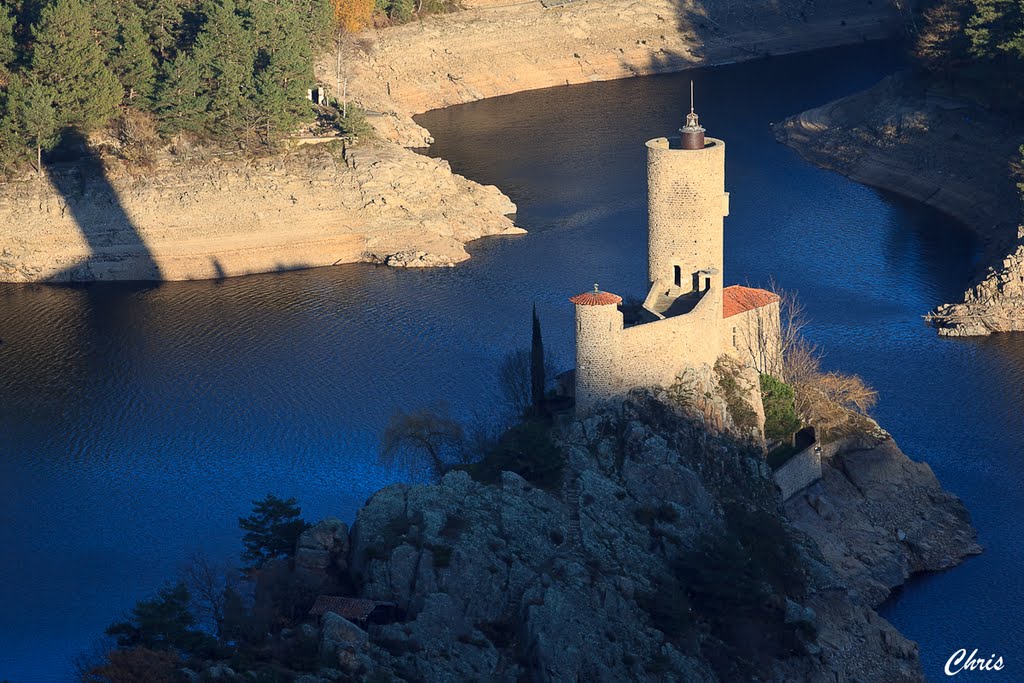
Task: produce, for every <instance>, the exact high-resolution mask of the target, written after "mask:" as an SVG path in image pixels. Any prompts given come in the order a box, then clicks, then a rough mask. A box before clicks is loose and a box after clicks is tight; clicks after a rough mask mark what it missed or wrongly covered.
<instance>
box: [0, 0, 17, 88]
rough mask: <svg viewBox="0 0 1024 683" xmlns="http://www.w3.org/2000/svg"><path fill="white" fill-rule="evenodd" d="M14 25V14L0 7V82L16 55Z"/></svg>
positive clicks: (8, 70)
mask: <svg viewBox="0 0 1024 683" xmlns="http://www.w3.org/2000/svg"><path fill="white" fill-rule="evenodd" d="M14 25H15V20H14V15H13V14H11V12H10V10H9V9H7V8H6V7H0V82H3V80H4V79H6V77H7V74H8V73H10V67H11V62H13V61H14V58H15V57H16V56H17V43H15V41H14Z"/></svg>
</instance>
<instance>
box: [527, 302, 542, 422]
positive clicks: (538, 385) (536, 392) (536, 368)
mask: <svg viewBox="0 0 1024 683" xmlns="http://www.w3.org/2000/svg"><path fill="white" fill-rule="evenodd" d="M545 384H546V379H545V377H544V340H542V339H541V336H540V318H538V317H537V304H534V305H533V342H532V344H531V346H530V396H531V398H532V400H533V410H534V412H535V413H536V414H538V415H540V414H541V413H543V412H544V385H545Z"/></svg>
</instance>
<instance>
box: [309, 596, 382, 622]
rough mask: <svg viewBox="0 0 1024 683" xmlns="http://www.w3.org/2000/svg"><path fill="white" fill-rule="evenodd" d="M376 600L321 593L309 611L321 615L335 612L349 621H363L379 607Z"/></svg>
mask: <svg viewBox="0 0 1024 683" xmlns="http://www.w3.org/2000/svg"><path fill="white" fill-rule="evenodd" d="M377 604H378V603H377V602H376V601H375V600H364V599H363V598H342V597H338V596H335V595H319V596H317V598H316V602H315V603H313V606H312V607H311V608H310V610H309V613H310V614H312V615H314V616H321V615H324V614H327V613H328V612H334V613H335V614H337V615H338V616H339V617H345V618H346V619H348V620H349V621H363V620H365V619H366V618H367V617H368V616H370V612H372V611H373V610H374V608H375V607H377Z"/></svg>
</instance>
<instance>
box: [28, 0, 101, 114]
mask: <svg viewBox="0 0 1024 683" xmlns="http://www.w3.org/2000/svg"><path fill="white" fill-rule="evenodd" d="M32 38H33V40H34V41H35V46H34V49H33V52H32V62H31V74H32V77H33V79H34V80H35V81H36V82H38V83H45V84H46V85H47V86H48V87H51V88H53V92H54V105H55V109H56V113H57V125H58V126H59V127H62V128H63V127H65V126H77V127H80V128H82V129H84V130H89V129H91V128H94V127H96V126H98V125H101V124H103V123H104V122H106V121H107V120H108V119H109V118H110V117H111V116H112V115H113V114H114V112H115V110H116V108H117V104H118V103H119V102H120V101H121V85H120V84H119V83H118V82H117V78H116V77H115V76H114V74H113V73H112V72H111V71H110V69H108V68H107V67H106V65H105V64H104V63H103V59H104V54H103V52H102V50H101V49H100V47H99V46H98V45H97V44H96V42H95V41H94V40H93V38H92V36H91V35H90V17H89V13H88V12H87V11H86V8H85V6H84V5H83V4H82V1H81V0H54V1H53V2H52V3H51V4H49V5H47V6H46V7H45V8H44V9H43V11H42V13H41V14H40V17H39V21H38V22H37V23H36V24H35V25H34V26H33V27H32Z"/></svg>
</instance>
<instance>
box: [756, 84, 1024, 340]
mask: <svg viewBox="0 0 1024 683" xmlns="http://www.w3.org/2000/svg"><path fill="white" fill-rule="evenodd" d="M775 133H776V137H777V138H778V139H779V140H780V141H781V142H784V143H786V144H787V145H789V146H791V147H793V148H794V149H796V150H797V151H798V152H799V153H800V154H801V156H803V157H804V158H806V159H807V160H808V161H810V162H812V163H815V164H818V165H819V166H823V167H825V168H829V169H832V170H834V171H838V172H839V173H842V174H843V175H845V176H849V177H850V178H852V179H853V180H856V181H858V182H862V183H865V184H867V185H873V186H875V187H880V188H883V189H886V190H890V191H892V192H895V193H897V194H901V195H904V196H906V197H910V198H912V199H916V200H918V201H922V202H924V203H926V204H930V205H932V206H934V207H936V208H938V209H940V210H942V211H944V212H946V213H948V214H950V215H951V216H953V217H955V218H957V219H959V220H960V221H962V222H963V223H964V224H965V225H966V226H967V227H969V228H971V229H972V230H974V231H975V232H977V233H978V234H979V235H980V236H981V237H982V239H983V240H984V242H985V245H986V255H985V259H984V260H985V263H986V265H988V266H989V267H988V268H987V270H986V271H985V272H984V273H982V274H981V275H980V276H979V278H978V280H979V283H978V284H977V285H975V286H974V287H972V288H971V289H969V290H967V292H966V293H965V294H964V301H963V302H962V303H958V304H947V305H942V306H939V307H938V308H937V309H936V310H935V311H934V312H933V314H932V316H931V317H932V322H933V324H934V325H935V326H936V327H937V328H938V330H939V334H941V335H948V336H967V335H984V334H989V333H991V332H1005V331H1012V330H1024V245H1022V240H1024V227H1022V226H1019V225H1018V221H1019V217H1020V197H1019V194H1018V190H1017V188H1016V186H1015V183H1014V179H1013V177H1012V175H1011V172H1010V168H1011V163H1012V162H1013V161H1014V160H1016V159H1017V158H1018V156H1019V151H1018V145H1019V141H1020V139H1021V135H1024V126H1022V125H1021V123H1020V122H1016V121H1012V120H1008V119H1007V118H1004V117H1002V116H1000V115H999V114H998V113H996V112H993V111H991V110H987V109H984V108H982V107H981V106H979V105H978V104H977V103H974V102H971V101H969V100H966V99H963V98H961V97H959V96H957V94H956V93H954V92H951V91H950V90H949V89H948V88H943V87H937V86H934V85H930V84H926V83H925V82H923V81H921V80H918V79H917V78H915V77H913V76H911V75H910V74H906V73H902V74H896V75H894V76H890V77H888V78H886V79H884V80H882V81H881V82H880V83H878V84H877V85H875V86H874V87H872V88H869V89H868V90H865V91H863V92H860V93H857V94H855V95H851V96H849V97H844V98H842V99H840V100H836V101H834V102H829V103H828V104H825V105H822V106H821V107H817V108H815V109H810V110H808V111H805V112H803V113H801V114H798V115H796V116H793V117H790V118H789V119H786V120H785V121H783V122H782V123H781V124H780V125H777V126H776V127H775ZM1007 253H1009V255H1008V256H1005V257H1004V254H1007Z"/></svg>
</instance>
